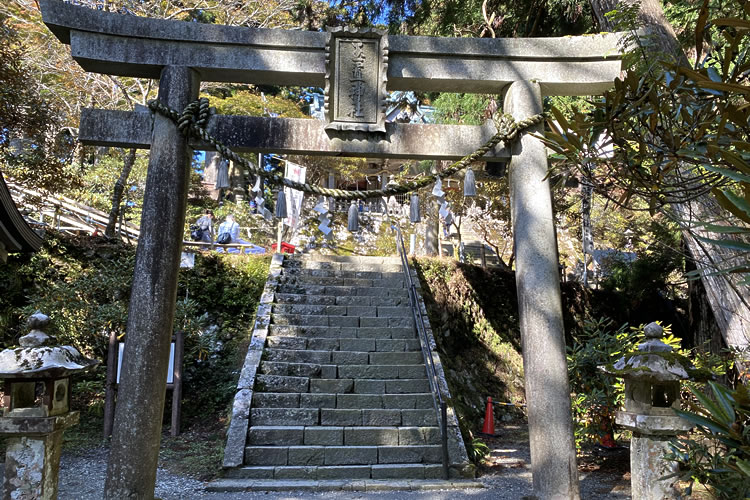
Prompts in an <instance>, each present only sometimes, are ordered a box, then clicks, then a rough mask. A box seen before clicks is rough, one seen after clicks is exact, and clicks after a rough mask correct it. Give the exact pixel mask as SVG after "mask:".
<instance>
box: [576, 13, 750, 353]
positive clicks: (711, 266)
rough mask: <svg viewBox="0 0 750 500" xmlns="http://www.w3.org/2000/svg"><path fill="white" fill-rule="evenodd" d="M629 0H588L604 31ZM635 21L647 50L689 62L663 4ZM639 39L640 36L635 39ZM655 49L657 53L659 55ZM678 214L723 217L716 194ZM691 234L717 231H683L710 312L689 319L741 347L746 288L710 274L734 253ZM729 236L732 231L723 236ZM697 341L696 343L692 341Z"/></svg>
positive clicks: (748, 303)
mask: <svg viewBox="0 0 750 500" xmlns="http://www.w3.org/2000/svg"><path fill="white" fill-rule="evenodd" d="M631 2H632V0H623V1H621V2H618V1H616V0H590V3H591V8H592V10H593V11H594V16H595V17H596V20H597V22H598V23H599V26H600V28H601V29H602V30H604V31H611V30H612V29H614V26H613V25H612V24H611V22H610V21H609V20H608V19H607V18H605V17H604V14H605V13H606V12H608V11H610V10H612V9H613V8H616V7H617V5H630V4H631ZM638 20H639V21H640V22H641V23H642V24H643V25H644V31H645V32H646V33H647V34H651V35H652V36H651V37H650V41H649V43H650V44H649V45H645V44H644V45H642V48H643V49H645V50H646V51H647V54H646V55H654V56H657V57H658V56H659V55H667V56H669V57H670V58H671V59H672V61H674V62H676V63H678V64H680V65H683V66H689V62H688V60H687V57H686V56H685V53H684V52H683V51H682V49H681V47H680V45H679V43H678V41H677V37H676V35H675V32H674V29H672V26H671V25H670V24H669V23H668V22H667V20H666V17H665V16H664V11H663V9H662V6H661V3H660V2H658V1H656V0H642V2H641V9H640V12H639V14H638ZM639 40H642V39H640V38H639ZM657 52H658V53H659V54H657ZM672 208H673V209H674V211H675V212H676V214H677V215H678V216H679V217H680V218H682V219H683V220H688V221H696V220H697V221H706V220H717V219H721V218H723V213H722V212H723V210H722V209H721V207H719V206H718V204H717V203H716V201H715V200H714V198H712V197H710V196H708V195H706V196H703V197H702V198H700V199H696V200H692V201H690V202H688V203H683V204H675V205H674V206H673V207H672ZM695 234H699V235H701V236H706V237H709V238H712V237H713V238H715V237H716V235H712V234H711V233H707V232H706V231H702V230H700V229H695V230H694V231H690V230H688V229H684V230H683V238H684V239H685V243H686V246H687V248H688V250H689V254H690V256H691V258H692V261H693V263H694V265H696V266H697V268H698V269H701V270H703V272H702V273H701V281H702V285H703V286H702V287H701V288H702V289H703V294H704V295H705V297H703V299H701V300H699V301H698V303H702V302H703V301H704V300H705V301H706V302H707V303H708V304H710V306H711V307H710V310H711V312H712V313H713V315H712V316H713V317H707V316H710V315H709V314H708V312H709V311H708V309H707V308H705V307H697V308H694V310H693V311H692V312H693V313H694V314H705V315H706V317H702V318H696V317H695V316H693V317H691V326H692V324H702V325H708V324H709V323H710V322H715V323H716V324H717V325H718V328H719V330H720V331H721V334H722V337H723V338H724V341H725V342H726V344H727V345H729V346H730V347H738V348H745V347H747V345H748V343H749V340H750V339H748V335H750V333H749V332H750V293H748V289H747V288H746V287H742V285H739V284H738V283H737V282H738V281H739V279H738V278H737V277H736V276H737V275H729V274H726V273H725V274H719V275H714V274H715V273H714V271H716V268H717V266H716V264H717V263H722V262H723V263H727V262H733V263H734V264H737V262H736V261H737V256H736V254H734V253H733V252H728V251H727V250H726V249H723V248H719V247H718V246H716V245H712V244H711V243H707V242H705V243H704V242H701V241H699V240H698V239H697V238H696V237H695ZM723 236H724V237H726V238H730V237H731V236H732V235H723ZM707 328H708V327H706V326H703V327H701V331H709V330H710V329H709V330H707ZM703 337H705V338H708V337H709V334H708V333H706V334H705V335H704V334H700V333H699V334H698V337H697V338H696V339H695V341H698V340H700V339H701V338H703ZM696 343H697V342H696Z"/></svg>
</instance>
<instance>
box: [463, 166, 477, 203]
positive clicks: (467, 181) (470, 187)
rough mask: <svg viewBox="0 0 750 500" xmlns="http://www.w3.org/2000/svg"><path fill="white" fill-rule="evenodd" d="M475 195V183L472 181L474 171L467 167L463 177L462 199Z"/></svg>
mask: <svg viewBox="0 0 750 500" xmlns="http://www.w3.org/2000/svg"><path fill="white" fill-rule="evenodd" d="M476 195H477V185H476V181H475V180H474V171H473V170H472V169H471V167H469V168H467V169H466V174H465V175H464V197H470V196H476Z"/></svg>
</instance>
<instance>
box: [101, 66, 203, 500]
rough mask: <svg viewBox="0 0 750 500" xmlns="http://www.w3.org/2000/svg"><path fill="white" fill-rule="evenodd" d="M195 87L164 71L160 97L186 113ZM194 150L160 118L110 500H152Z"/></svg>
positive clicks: (173, 69)
mask: <svg viewBox="0 0 750 500" xmlns="http://www.w3.org/2000/svg"><path fill="white" fill-rule="evenodd" d="M199 86H200V81H199V79H198V74H197V73H196V72H195V71H194V70H192V69H190V68H188V67H184V66H165V67H164V69H163V70H162V72H161V76H160V78H159V99H160V100H161V102H163V103H165V104H167V105H168V106H171V107H172V108H175V109H183V108H184V107H185V106H187V105H188V104H189V103H190V102H191V101H194V100H195V99H196V98H197V97H198V89H199ZM191 151H192V150H191V149H190V147H189V146H188V144H187V141H186V140H185V138H184V137H183V136H182V134H180V132H179V131H178V130H177V126H176V125H175V124H174V123H172V121H171V120H170V119H169V118H166V117H164V116H161V115H158V114H157V115H156V116H155V117H154V125H153V130H152V132H151V154H150V155H149V161H148V174H147V176H146V191H145V193H144V198H143V215H142V216H141V237H140V238H139V239H138V249H137V250H136V254H135V272H134V273H133V286H132V288H131V292H130V306H129V309H128V326H127V342H125V352H124V354H123V361H122V380H124V381H126V383H123V384H122V385H121V386H120V390H119V392H118V398H117V408H116V410H115V425H114V432H113V434H112V447H111V451H110V456H109V465H108V467H107V482H106V485H105V493H104V495H105V498H107V499H118V500H119V499H122V498H138V499H144V500H147V499H152V498H154V486H155V484H156V466H157V461H158V458H159V443H160V441H161V422H162V415H163V413H164V398H165V394H166V390H167V385H166V384H167V371H168V360H169V344H170V342H171V339H172V327H173V320H174V310H175V304H176V301H177V273H178V272H179V270H180V252H181V251H182V234H183V231H184V225H185V210H186V208H187V194H188V184H189V181H190V168H189V165H190V163H189V162H190V156H191ZM133 443H138V445H139V446H140V448H139V449H138V452H137V456H138V460H134V457H133V452H132V444H133ZM134 488H135V489H134Z"/></svg>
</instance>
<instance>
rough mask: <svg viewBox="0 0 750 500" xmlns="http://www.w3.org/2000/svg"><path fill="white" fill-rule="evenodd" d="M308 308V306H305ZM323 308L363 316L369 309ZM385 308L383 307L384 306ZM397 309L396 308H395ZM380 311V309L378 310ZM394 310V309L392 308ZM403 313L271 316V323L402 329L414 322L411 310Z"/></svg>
mask: <svg viewBox="0 0 750 500" xmlns="http://www.w3.org/2000/svg"><path fill="white" fill-rule="evenodd" d="M306 307H310V306H306ZM323 307H345V308H347V309H348V308H351V309H355V310H356V309H362V310H363V312H365V314H368V311H365V309H370V308H369V307H362V308H358V307H347V306H323ZM384 307H385V306H384ZM397 308H398V306H397ZM372 309H375V308H374V307H373V308H372ZM378 309H380V307H379V308H378ZM394 309H395V308H394ZM404 309H405V311H403V312H401V313H399V314H405V313H407V312H408V313H409V315H408V316H396V315H393V316H391V315H388V314H386V313H384V312H382V314H385V315H382V316H379V317H376V316H332V315H312V314H283V313H282V314H279V313H273V314H271V321H272V322H273V324H275V325H300V326H334V327H348V328H359V327H365V328H372V327H388V328H391V327H404V326H412V325H413V324H414V320H413V319H412V316H411V309H409V308H404Z"/></svg>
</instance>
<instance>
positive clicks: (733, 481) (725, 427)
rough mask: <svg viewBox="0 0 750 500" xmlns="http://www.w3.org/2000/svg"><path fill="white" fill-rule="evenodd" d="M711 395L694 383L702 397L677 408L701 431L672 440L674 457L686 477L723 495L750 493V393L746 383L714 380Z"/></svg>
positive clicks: (670, 457)
mask: <svg viewBox="0 0 750 500" xmlns="http://www.w3.org/2000/svg"><path fill="white" fill-rule="evenodd" d="M709 387H710V389H711V393H710V395H707V394H705V393H704V392H702V391H701V390H698V389H695V388H692V387H691V388H690V390H691V392H692V393H693V396H694V397H695V398H696V400H697V401H696V402H691V403H690V410H689V411H677V414H678V415H680V416H681V417H683V418H684V419H686V420H688V421H689V422H691V423H693V424H695V425H696V428H695V431H694V432H693V433H692V434H691V435H689V436H687V437H681V438H678V439H674V440H673V441H672V442H671V443H670V448H671V453H669V454H668V455H667V457H666V458H667V459H668V460H674V461H676V462H677V463H678V464H679V465H680V472H679V473H678V475H679V477H680V479H682V480H683V481H688V482H689V483H688V487H687V488H686V491H684V493H685V494H687V495H689V494H691V493H692V486H693V483H694V482H697V483H700V484H704V485H706V486H708V487H709V488H710V489H711V491H712V492H713V493H714V494H715V495H716V497H717V498H720V499H726V500H734V499H736V498H747V497H748V496H750V425H749V424H750V394H749V393H748V388H747V386H746V385H745V384H741V385H739V386H738V387H737V388H736V389H734V390H731V389H729V388H727V387H725V386H723V385H720V384H717V383H714V382H709Z"/></svg>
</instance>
